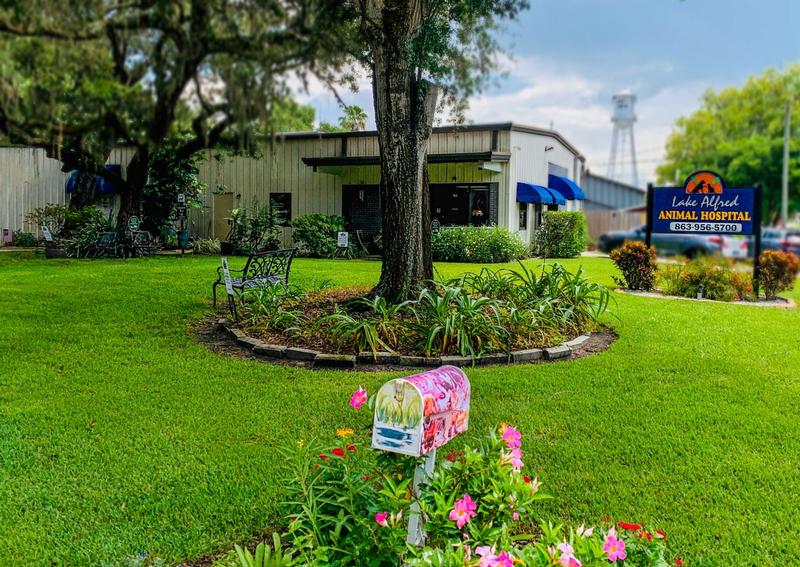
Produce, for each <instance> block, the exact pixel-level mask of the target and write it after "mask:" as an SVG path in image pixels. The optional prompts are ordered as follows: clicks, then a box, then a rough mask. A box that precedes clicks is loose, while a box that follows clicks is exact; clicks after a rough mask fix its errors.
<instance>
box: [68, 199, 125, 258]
mask: <svg viewBox="0 0 800 567" xmlns="http://www.w3.org/2000/svg"><path fill="white" fill-rule="evenodd" d="M87 208H89V207H87ZM95 210H96V211H97V212H98V213H100V214H94V215H86V218H87V219H88V220H86V221H85V222H84V224H83V225H82V226H81V227H80V228H79V229H77V230H74V231H71V232H70V233H69V235H67V236H65V237H64V238H63V239H62V242H63V244H64V248H65V249H66V251H67V255H68V256H70V257H72V258H87V257H90V256H93V255H95V254H96V252H97V244H98V243H99V242H100V239H101V238H102V235H101V233H103V232H109V231H111V230H113V227H112V226H111V223H110V222H109V221H108V219H106V217H105V216H104V215H103V214H102V213H101V212H100V211H99V210H98V209H95Z"/></svg>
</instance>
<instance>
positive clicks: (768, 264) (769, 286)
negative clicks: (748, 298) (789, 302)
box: [759, 250, 800, 299]
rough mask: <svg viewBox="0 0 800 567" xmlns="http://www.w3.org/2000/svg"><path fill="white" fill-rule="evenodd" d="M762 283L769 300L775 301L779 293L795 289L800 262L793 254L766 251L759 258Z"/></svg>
mask: <svg viewBox="0 0 800 567" xmlns="http://www.w3.org/2000/svg"><path fill="white" fill-rule="evenodd" d="M759 259H760V264H761V282H762V284H763V285H764V295H765V296H766V298H767V299H775V297H777V294H778V292H781V291H789V290H791V289H792V288H793V287H794V282H795V279H796V278H797V274H798V271H800V262H798V258H797V256H795V255H794V254H792V253H791V252H783V251H780V250H765V251H764V252H762V253H761V256H760V257H759Z"/></svg>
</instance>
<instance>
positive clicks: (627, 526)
mask: <svg viewBox="0 0 800 567" xmlns="http://www.w3.org/2000/svg"><path fill="white" fill-rule="evenodd" d="M619 527H621V528H622V529H623V530H628V531H629V532H635V531H638V530H641V529H642V526H640V525H639V524H629V523H628V522H620V523H619Z"/></svg>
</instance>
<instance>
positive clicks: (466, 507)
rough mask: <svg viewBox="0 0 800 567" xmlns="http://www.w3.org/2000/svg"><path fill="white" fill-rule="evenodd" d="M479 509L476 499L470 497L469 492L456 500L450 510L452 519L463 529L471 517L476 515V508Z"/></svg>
mask: <svg viewBox="0 0 800 567" xmlns="http://www.w3.org/2000/svg"><path fill="white" fill-rule="evenodd" d="M477 509H478V505H477V504H476V503H475V501H474V500H473V499H472V498H470V496H469V494H465V495H464V497H463V498H462V499H461V500H456V502H455V504H454V505H453V509H452V510H450V519H451V520H452V521H454V522H455V523H456V525H457V526H458V528H459V529H461V528H463V527H464V526H465V525H466V524H468V523H469V520H470V518H474V517H475V516H476V513H475V510H477Z"/></svg>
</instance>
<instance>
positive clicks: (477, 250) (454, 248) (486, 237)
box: [431, 226, 527, 264]
mask: <svg viewBox="0 0 800 567" xmlns="http://www.w3.org/2000/svg"><path fill="white" fill-rule="evenodd" d="M431 253H432V255H433V259H434V261H437V262H470V263H479V264H492V263H497V262H510V261H512V260H517V259H520V258H525V257H526V256H527V249H526V247H525V244H524V243H523V242H522V240H520V239H519V237H518V236H517V235H516V234H514V233H512V232H510V231H509V230H507V229H505V228H502V227H495V226H480V227H477V226H452V227H445V228H442V229H439V231H438V232H436V233H435V234H433V236H432V241H431Z"/></svg>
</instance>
